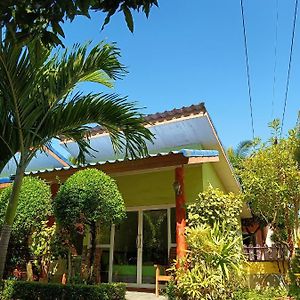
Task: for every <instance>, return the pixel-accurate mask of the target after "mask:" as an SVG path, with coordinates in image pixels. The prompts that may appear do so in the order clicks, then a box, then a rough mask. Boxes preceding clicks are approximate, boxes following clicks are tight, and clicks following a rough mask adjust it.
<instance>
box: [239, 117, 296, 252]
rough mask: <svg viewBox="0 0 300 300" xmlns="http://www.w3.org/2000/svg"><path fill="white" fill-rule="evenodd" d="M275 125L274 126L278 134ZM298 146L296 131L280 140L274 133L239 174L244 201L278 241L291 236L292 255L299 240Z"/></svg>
mask: <svg viewBox="0 0 300 300" xmlns="http://www.w3.org/2000/svg"><path fill="white" fill-rule="evenodd" d="M276 124H278V122H277V121H276V122H275V123H274V122H273V124H272V126H273V125H275V126H273V128H274V130H275V132H277V131H278V130H277V125H276ZM298 143H299V141H298V138H297V135H296V131H295V130H291V131H290V133H289V137H288V138H286V139H281V140H278V138H277V135H276V134H275V135H274V136H273V138H272V139H271V140H270V143H266V144H262V145H261V146H260V148H259V149H257V150H256V151H255V152H254V153H253V155H251V156H250V157H248V158H247V159H245V160H244V161H243V163H242V169H241V171H240V177H241V179H242V183H243V189H244V194H245V200H246V201H247V202H249V203H250V207H251V209H252V211H253V213H254V214H255V215H257V216H258V217H260V218H262V219H263V220H265V222H266V223H268V224H270V225H271V226H272V228H273V229H274V231H275V236H276V237H277V239H278V241H279V242H286V236H287V237H288V244H289V247H290V250H291V254H292V253H293V245H294V242H295V241H297V240H298V239H299V217H298V216H299V200H300V176H299V165H298V163H297V161H296V160H295V155H294V153H295V151H296V149H297V147H298Z"/></svg>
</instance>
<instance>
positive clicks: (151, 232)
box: [142, 209, 168, 284]
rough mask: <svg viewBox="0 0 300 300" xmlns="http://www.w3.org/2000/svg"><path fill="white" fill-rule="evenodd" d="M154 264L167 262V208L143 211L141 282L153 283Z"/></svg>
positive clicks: (165, 263)
mask: <svg viewBox="0 0 300 300" xmlns="http://www.w3.org/2000/svg"><path fill="white" fill-rule="evenodd" d="M155 264H159V265H167V264H168V213H167V209H159V210H146V211H143V248H142V283H146V284H154V283H155V268H154V265H155Z"/></svg>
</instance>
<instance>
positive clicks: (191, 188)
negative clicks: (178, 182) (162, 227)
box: [115, 165, 203, 207]
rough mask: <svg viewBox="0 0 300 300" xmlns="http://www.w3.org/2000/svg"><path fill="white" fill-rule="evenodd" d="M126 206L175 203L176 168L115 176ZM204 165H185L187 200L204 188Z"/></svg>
mask: <svg viewBox="0 0 300 300" xmlns="http://www.w3.org/2000/svg"><path fill="white" fill-rule="evenodd" d="M115 179H116V181H117V184H118V186H119V189H120V191H121V193H122V195H123V198H124V201H125V205H126V207H133V206H147V205H164V204H174V205H175V195H174V191H173V182H174V169H173V170H164V171H157V172H151V173H145V174H135V175H126V176H120V177H117V178H115ZM202 182H203V179H202V166H201V165H198V166H194V167H190V166H188V167H185V189H186V197H187V201H188V202H190V201H193V200H194V199H195V198H196V196H197V194H198V193H199V192H201V191H202V189H203V184H202Z"/></svg>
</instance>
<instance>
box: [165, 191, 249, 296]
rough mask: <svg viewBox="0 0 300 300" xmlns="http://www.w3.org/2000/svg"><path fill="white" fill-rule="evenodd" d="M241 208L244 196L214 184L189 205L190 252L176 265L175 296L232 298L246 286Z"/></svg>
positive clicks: (188, 239)
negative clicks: (244, 279)
mask: <svg viewBox="0 0 300 300" xmlns="http://www.w3.org/2000/svg"><path fill="white" fill-rule="evenodd" d="M241 209H242V199H241V196H240V195H235V194H233V193H229V194H225V193H224V192H222V191H221V190H219V189H213V188H212V187H209V188H208V189H207V190H206V191H204V192H201V193H199V195H198V197H197V199H196V200H195V202H194V203H192V204H190V205H188V207H187V214H188V218H187V223H188V227H187V228H186V239H187V244H188V251H187V255H186V257H185V258H184V259H183V260H181V261H179V262H177V265H175V264H174V266H173V268H172V271H173V272H174V275H175V282H174V283H172V284H171V287H169V289H168V291H169V292H170V293H171V294H172V295H171V297H170V298H171V299H189V300H190V299H191V300H193V299H207V300H210V299H211V300H212V299H214V300H218V299H220V300H221V299H231V297H232V295H233V292H234V291H235V290H236V289H237V288H238V287H239V286H241V285H242V283H243V274H242V266H243V263H244V262H245V259H244V255H243V252H242V240H241V234H240V226H241V225H240V212H241ZM178 265H179V267H178V268H177V267H176V266H178ZM174 284H175V285H174Z"/></svg>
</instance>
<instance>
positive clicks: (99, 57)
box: [0, 43, 152, 278]
mask: <svg viewBox="0 0 300 300" xmlns="http://www.w3.org/2000/svg"><path fill="white" fill-rule="evenodd" d="M119 56H120V52H119V50H118V49H117V48H116V47H115V46H114V45H107V44H104V43H100V44H98V45H97V46H95V47H94V48H92V49H91V50H90V51H88V46H87V45H85V46H74V48H73V50H72V51H68V50H66V51H64V52H63V53H62V54H61V55H59V54H58V55H55V56H50V54H49V52H47V51H43V52H42V55H40V56H39V57H38V58H37V56H36V55H35V54H34V52H33V51H32V50H31V48H30V47H29V49H20V48H18V47H16V46H14V45H11V44H8V45H6V46H5V47H2V48H1V49H0V77H1V80H0V128H1V132H0V149H1V152H0V172H1V171H2V169H3V167H4V166H5V165H6V163H7V162H8V161H9V160H10V159H11V158H13V159H14V161H15V163H16V174H15V179H14V182H13V186H12V192H11V195H10V200H9V205H8V207H7V210H6V214H5V218H4V222H3V226H2V231H1V237H0V278H2V275H3V269H4V263H5V258H6V253H7V247H8V242H9V237H10V233H11V229H12V225H13V222H14V217H15V214H16V210H17V207H18V198H19V193H20V188H21V184H22V180H23V177H24V171H25V169H26V167H27V166H28V164H29V162H30V161H31V159H32V158H33V157H34V155H35V154H36V151H37V150H38V149H41V150H43V149H44V148H43V147H44V145H47V144H48V143H51V140H52V139H53V138H58V139H64V138H66V139H71V140H74V141H75V142H76V143H77V145H78V148H79V156H78V161H79V162H83V161H84V155H85V154H86V153H89V150H90V146H89V141H88V137H89V134H90V132H91V127H90V126H87V124H92V123H97V124H99V125H101V126H102V127H103V128H104V129H105V130H106V131H107V132H108V133H109V134H110V137H111V142H112V145H113V148H114V150H115V151H116V152H122V153H125V154H126V155H127V156H132V157H134V156H143V155H145V154H147V147H146V141H147V140H151V139H152V134H151V133H150V131H149V130H148V129H146V128H145V127H144V126H143V123H144V118H143V116H142V115H141V114H140V113H139V112H138V110H137V108H136V107H135V104H133V103H128V102H127V101H126V100H127V99H126V98H121V97H119V96H118V95H114V94H101V93H100V94H94V93H89V94H84V93H80V92H77V93H75V92H74V88H75V87H76V86H77V85H78V84H79V83H81V82H84V81H90V82H95V83H98V84H104V85H106V86H111V84H112V82H113V80H115V79H117V78H119V76H121V75H123V74H124V68H123V66H122V65H121V64H120V62H119V61H118V57H119Z"/></svg>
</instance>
